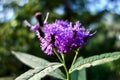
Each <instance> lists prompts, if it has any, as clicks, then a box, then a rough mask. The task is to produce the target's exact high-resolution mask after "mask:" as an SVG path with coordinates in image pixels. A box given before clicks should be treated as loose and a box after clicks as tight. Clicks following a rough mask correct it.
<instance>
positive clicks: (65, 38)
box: [26, 15, 93, 55]
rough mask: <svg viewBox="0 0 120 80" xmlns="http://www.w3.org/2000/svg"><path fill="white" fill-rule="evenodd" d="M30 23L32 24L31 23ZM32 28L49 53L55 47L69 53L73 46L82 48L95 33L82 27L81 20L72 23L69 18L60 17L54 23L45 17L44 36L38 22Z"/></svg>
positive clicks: (58, 50)
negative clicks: (62, 18) (60, 18)
mask: <svg viewBox="0 0 120 80" xmlns="http://www.w3.org/2000/svg"><path fill="white" fill-rule="evenodd" d="M47 18H48V15H47ZM26 23H27V22H26ZM27 24H28V23H27ZM28 25H29V26H30V24H28ZM30 29H31V30H35V31H36V34H37V36H38V38H39V40H40V44H41V49H42V51H44V52H45V53H46V54H48V55H52V54H54V48H55V49H56V50H57V52H59V53H69V52H70V51H72V50H73V48H74V49H75V48H76V49H77V48H81V47H82V45H83V44H85V43H86V42H87V39H88V38H89V37H90V36H92V35H93V34H90V31H89V30H86V29H85V28H84V27H82V26H81V23H80V22H79V21H77V22H76V23H75V24H72V22H69V21H67V20H66V21H64V20H58V19H57V20H56V21H55V22H53V23H47V19H45V21H44V23H43V27H42V33H43V34H44V36H41V30H40V26H39V25H38V24H36V25H35V26H30Z"/></svg>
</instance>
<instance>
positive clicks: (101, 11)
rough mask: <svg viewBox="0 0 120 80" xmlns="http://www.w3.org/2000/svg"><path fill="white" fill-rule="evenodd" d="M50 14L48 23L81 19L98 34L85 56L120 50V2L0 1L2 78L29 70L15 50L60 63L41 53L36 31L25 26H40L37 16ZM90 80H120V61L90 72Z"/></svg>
mask: <svg viewBox="0 0 120 80" xmlns="http://www.w3.org/2000/svg"><path fill="white" fill-rule="evenodd" d="M36 12H42V13H43V19H44V18H45V15H46V13H47V12H50V16H49V19H48V22H53V21H55V19H64V20H66V19H67V20H69V21H73V22H75V21H77V20H79V21H80V22H81V23H82V25H83V26H84V27H86V28H88V29H90V30H91V32H94V31H97V33H96V34H95V35H94V36H93V37H92V38H90V39H89V42H88V44H86V45H84V47H83V49H81V50H80V52H79V55H82V56H84V57H88V56H92V55H97V54H101V53H104V52H114V51H120V0H0V77H6V76H13V77H15V76H18V75H20V74H21V73H23V72H25V71H27V70H28V69H29V67H27V66H25V65H24V64H22V63H21V62H20V61H18V60H17V59H16V58H15V57H14V56H13V55H12V54H11V51H12V50H14V51H21V52H26V53H30V54H32V55H36V56H39V57H42V58H45V59H47V60H49V61H57V58H56V56H47V55H45V54H44V53H43V52H42V51H41V50H40V47H39V46H40V45H39V41H38V39H37V37H36V36H35V33H34V32H30V30H29V29H28V27H27V26H26V25H25V24H24V23H23V21H24V20H25V19H27V20H28V21H29V22H30V23H32V24H33V25H34V24H36V23H37V21H36V19H35V17H34V14H35V13H36ZM87 80H120V59H119V60H117V61H114V62H110V63H107V64H104V65H100V66H97V67H91V68H89V69H87Z"/></svg>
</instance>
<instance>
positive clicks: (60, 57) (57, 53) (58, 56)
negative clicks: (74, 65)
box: [54, 49, 63, 63]
mask: <svg viewBox="0 0 120 80" xmlns="http://www.w3.org/2000/svg"><path fill="white" fill-rule="evenodd" d="M54 53H55V54H56V56H57V57H58V59H59V60H60V62H61V63H63V61H62V59H61V57H60V56H59V54H58V53H57V52H56V50H55V49H54Z"/></svg>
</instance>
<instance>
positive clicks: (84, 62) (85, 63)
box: [12, 52, 120, 80]
mask: <svg viewBox="0 0 120 80" xmlns="http://www.w3.org/2000/svg"><path fill="white" fill-rule="evenodd" d="M12 53H13V54H14V55H15V56H16V57H17V58H18V59H20V60H21V61H22V62H23V63H25V64H27V65H28V66H33V68H34V69H33V70H29V71H27V72H25V73H24V74H22V75H21V76H19V77H18V78H16V80H41V78H43V77H44V76H45V75H47V74H48V75H49V73H50V72H52V71H53V72H52V73H50V74H54V73H55V74H57V75H51V76H53V77H57V78H60V79H64V80H66V79H67V80H71V79H73V78H74V79H75V80H86V76H85V75H86V74H85V71H84V70H85V69H84V68H88V67H90V66H96V65H100V64H104V63H107V62H110V61H113V60H117V59H119V58H120V52H113V53H105V54H102V55H99V56H98V55H97V56H91V57H88V58H86V59H83V58H81V57H80V58H78V60H76V62H75V63H74V65H71V67H70V69H68V71H69V73H72V75H71V77H70V78H71V79H69V78H68V77H69V76H68V75H69V73H66V75H67V78H66V79H65V78H64V77H63V76H61V75H60V74H62V73H60V74H59V73H57V72H54V70H55V69H57V68H59V67H61V66H63V67H64V68H65V71H66V65H65V63H64V58H62V59H63V62H61V63H53V62H52V63H49V62H47V61H46V60H43V59H41V58H37V57H35V56H32V55H28V54H25V53H20V52H12ZM57 56H58V55H57ZM76 56H77V55H75V57H76ZM58 57H59V56H58ZM59 59H60V57H59ZM60 61H61V59H60ZM75 70H81V71H79V72H78V73H77V72H76V73H75V72H73V71H75ZM80 72H81V73H80ZM77 74H79V75H77ZM75 75H76V77H75ZM80 75H81V76H80ZM58 76H61V77H58ZM79 76H80V77H79Z"/></svg>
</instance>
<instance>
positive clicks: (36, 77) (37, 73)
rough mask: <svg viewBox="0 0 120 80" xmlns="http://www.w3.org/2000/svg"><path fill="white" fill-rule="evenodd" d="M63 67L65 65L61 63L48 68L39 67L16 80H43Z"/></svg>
mask: <svg viewBox="0 0 120 80" xmlns="http://www.w3.org/2000/svg"><path fill="white" fill-rule="evenodd" d="M62 65H63V64H61V63H52V64H50V65H49V66H48V67H46V68H41V67H37V68H35V69H32V70H29V71H27V72H25V73H24V74H22V75H21V76H19V77H18V78H16V79H15V80H41V78H43V77H45V76H46V75H47V74H48V73H50V72H52V71H54V70H55V69H57V68H59V67H61V66H62Z"/></svg>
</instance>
